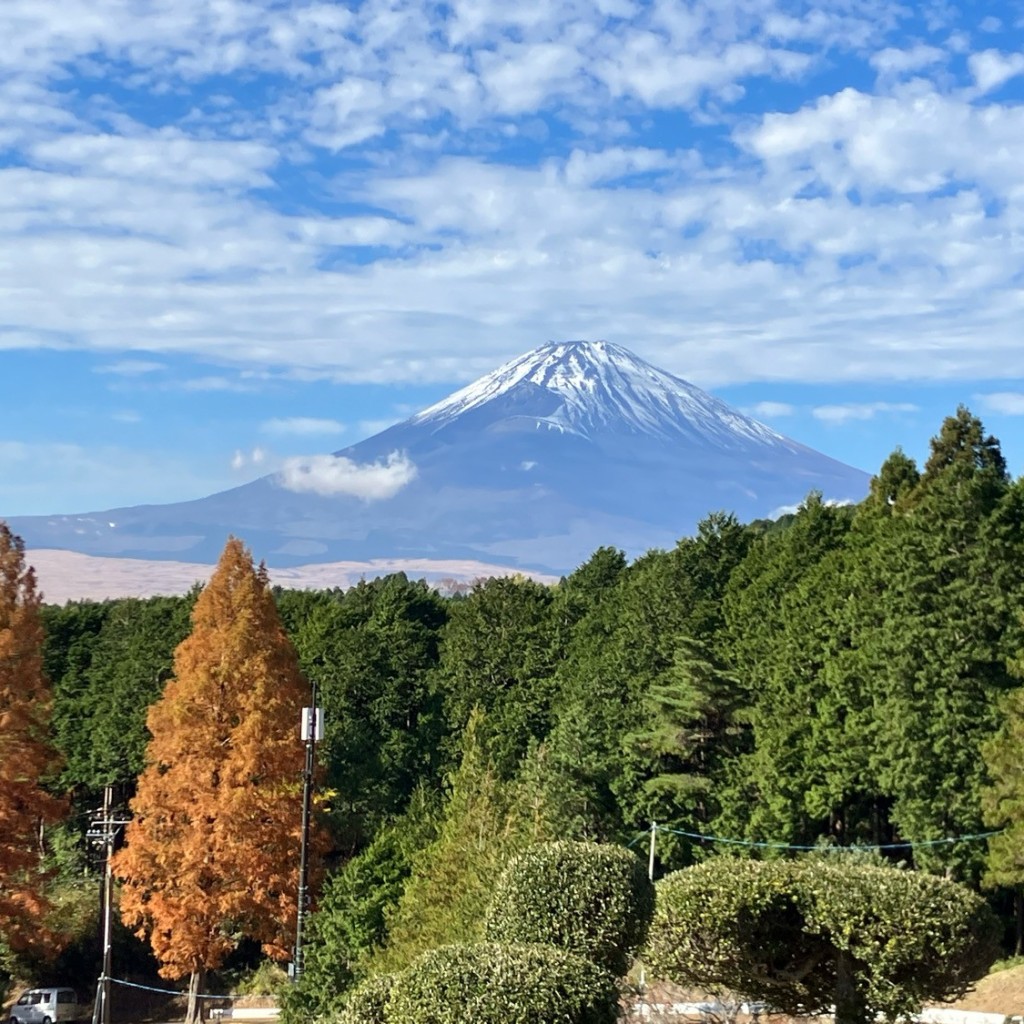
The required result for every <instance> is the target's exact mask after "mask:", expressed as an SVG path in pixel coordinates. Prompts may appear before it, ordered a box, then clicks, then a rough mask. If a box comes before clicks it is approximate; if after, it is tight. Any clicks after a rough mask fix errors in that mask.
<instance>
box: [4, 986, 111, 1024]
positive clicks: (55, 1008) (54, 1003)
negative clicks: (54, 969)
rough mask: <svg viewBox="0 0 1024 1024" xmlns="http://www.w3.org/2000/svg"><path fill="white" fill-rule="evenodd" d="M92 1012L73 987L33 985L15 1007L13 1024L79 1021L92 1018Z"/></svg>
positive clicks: (47, 1023)
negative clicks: (37, 986)
mask: <svg viewBox="0 0 1024 1024" xmlns="http://www.w3.org/2000/svg"><path fill="white" fill-rule="evenodd" d="M90 1012H91V1011H90V1009H89V1005H88V1004H87V1003H85V1002H83V1001H81V1000H80V999H79V996H78V993H77V992H76V991H75V990H74V989H73V988H62V987H60V986H56V985H51V986H46V987H42V988H30V989H29V990H28V991H27V992H22V994H21V995H20V996H18V1000H17V1002H16V1003H15V1004H14V1005H13V1006H12V1007H11V1016H10V1024H78V1022H84V1021H86V1020H88V1019H89V1016H90Z"/></svg>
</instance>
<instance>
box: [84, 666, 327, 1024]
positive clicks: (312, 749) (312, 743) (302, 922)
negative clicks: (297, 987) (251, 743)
mask: <svg viewBox="0 0 1024 1024" xmlns="http://www.w3.org/2000/svg"><path fill="white" fill-rule="evenodd" d="M312 689H313V705H312V707H308V708H303V709H302V725H301V729H300V736H301V738H302V739H303V740H304V741H305V743H306V768H305V771H304V772H303V776H302V847H301V849H300V852H299V905H298V908H297V912H296V915H295V960H294V963H293V964H292V977H293V979H294V980H295V981H298V980H299V978H301V977H302V972H303V970H304V968H305V962H304V956H303V949H302V943H303V932H304V930H305V927H306V908H307V906H308V905H309V819H310V811H311V806H312V802H313V772H314V768H315V765H316V741H317V740H322V739H323V738H324V710H323V708H320V707H317V696H318V688H317V683H316V680H315V679H314V680H313V684H312ZM104 1024H107V1022H104Z"/></svg>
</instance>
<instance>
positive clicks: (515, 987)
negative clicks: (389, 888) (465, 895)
mask: <svg viewBox="0 0 1024 1024" xmlns="http://www.w3.org/2000/svg"><path fill="white" fill-rule="evenodd" d="M398 977H399V978H400V981H399V982H398V983H397V984H395V985H394V987H393V988H392V989H391V993H390V997H389V999H388V1001H387V1006H386V1008H385V1016H384V1017H383V1018H369V1017H367V1018H357V1019H353V1020H351V1021H346V1022H345V1024H546V1022H548V1021H551V1022H554V1021H557V1022H559V1024H614V1022H615V1021H616V1019H617V1017H618V991H617V988H616V985H615V981H614V979H613V978H612V977H611V975H609V974H608V973H607V971H604V970H602V969H601V968H600V967H598V966H597V965H596V964H593V963H591V962H590V961H589V960H584V959H583V958H582V957H580V956H576V955H575V954H573V953H569V952H567V951H566V950H563V949H556V948H555V947H553V946H525V945H504V944H500V943H492V942H481V943H478V944H476V945H472V946H442V947H441V948H440V949H433V950H431V951H430V952H428V953H425V954H423V956H421V957H420V958H419V959H418V960H416V961H415V962H414V963H413V964H412V966H411V967H409V968H407V969H406V970H404V971H402V972H401V974H400V975H399V976H398Z"/></svg>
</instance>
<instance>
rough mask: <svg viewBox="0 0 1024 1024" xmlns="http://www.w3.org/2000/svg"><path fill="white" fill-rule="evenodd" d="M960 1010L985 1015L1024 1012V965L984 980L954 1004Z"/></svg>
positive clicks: (996, 973) (998, 972)
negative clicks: (977, 1011) (978, 1012)
mask: <svg viewBox="0 0 1024 1024" xmlns="http://www.w3.org/2000/svg"><path fill="white" fill-rule="evenodd" d="M952 1005H953V1006H955V1007H956V1008H957V1009H960V1010H981V1011H982V1012H984V1013H1005V1014H1008V1015H1009V1014H1018V1013H1022V1012H1024V964H1022V965H1020V966H1018V967H1010V968H1008V969H1007V970H1005V971H996V972H995V973H994V974H990V975H988V977H986V978H982V979H981V981H979V982H978V984H977V985H976V986H975V988H974V991H973V992H968V993H967V995H965V996H964V997H963V999H961V1000H959V1001H958V1002H956V1003H953V1004H952Z"/></svg>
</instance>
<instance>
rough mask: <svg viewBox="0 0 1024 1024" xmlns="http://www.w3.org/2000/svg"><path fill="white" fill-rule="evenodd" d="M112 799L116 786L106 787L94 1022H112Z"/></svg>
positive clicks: (104, 792) (104, 794)
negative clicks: (100, 954)
mask: <svg viewBox="0 0 1024 1024" xmlns="http://www.w3.org/2000/svg"><path fill="white" fill-rule="evenodd" d="M113 799H114V791H113V787H112V786H106V787H105V788H104V790H103V969H102V971H101V973H100V979H99V983H98V984H97V986H96V1005H95V1006H94V1007H93V1011H92V1021H93V1024H110V970H111V947H112V945H113V943H112V933H113V927H112V918H113V911H112V908H113V902H114V874H113V870H112V868H111V864H110V859H111V857H112V856H113V854H114V822H113V821H112V819H111V815H112V809H111V804H112V803H113Z"/></svg>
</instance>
